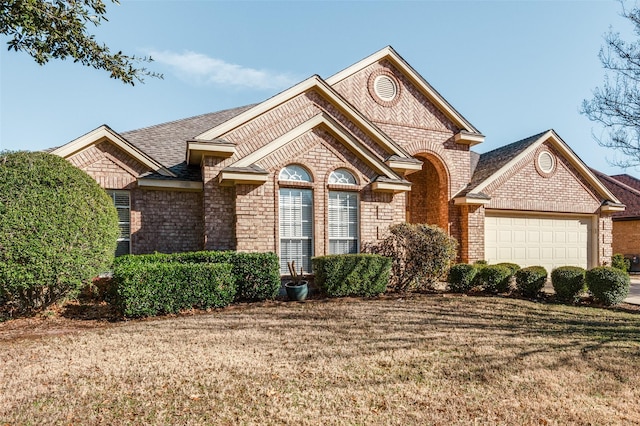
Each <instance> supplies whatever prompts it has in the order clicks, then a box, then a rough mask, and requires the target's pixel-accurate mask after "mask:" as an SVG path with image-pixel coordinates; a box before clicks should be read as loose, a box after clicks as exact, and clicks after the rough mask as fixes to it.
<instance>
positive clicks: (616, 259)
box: [611, 253, 631, 272]
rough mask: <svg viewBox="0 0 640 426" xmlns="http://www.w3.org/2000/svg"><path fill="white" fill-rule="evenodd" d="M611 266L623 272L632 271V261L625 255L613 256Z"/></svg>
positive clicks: (617, 254)
mask: <svg viewBox="0 0 640 426" xmlns="http://www.w3.org/2000/svg"><path fill="white" fill-rule="evenodd" d="M611 266H612V267H614V268H617V269H620V270H621V271H625V272H629V269H631V261H630V260H629V259H626V258H625V257H624V255H622V254H620V253H616V254H614V255H613V256H611Z"/></svg>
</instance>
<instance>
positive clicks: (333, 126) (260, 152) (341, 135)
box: [229, 113, 401, 179]
mask: <svg viewBox="0 0 640 426" xmlns="http://www.w3.org/2000/svg"><path fill="white" fill-rule="evenodd" d="M319 126H323V127H325V128H326V129H327V130H328V131H330V132H331V133H332V134H333V135H334V136H336V137H337V139H338V140H339V141H341V142H343V143H344V145H345V146H347V148H349V149H350V150H351V151H352V152H353V153H354V154H356V155H357V156H358V157H360V158H361V159H362V160H364V161H365V162H366V163H367V164H368V165H369V166H371V167H372V168H373V169H374V170H375V171H377V172H378V173H381V174H383V175H384V176H386V177H388V178H390V179H401V178H400V176H398V175H397V174H396V173H395V172H394V171H393V170H392V169H391V168H390V167H388V166H387V165H386V164H384V163H383V162H382V161H380V160H379V159H378V158H377V157H376V156H375V155H374V154H373V153H371V151H370V150H369V148H367V147H366V146H364V145H362V144H361V143H360V142H358V141H357V140H356V139H355V138H354V137H353V136H352V135H351V134H349V133H347V131H346V130H344V129H343V127H342V125H340V124H339V123H337V122H336V121H335V120H334V119H333V118H331V117H330V116H328V115H327V114H325V113H319V114H318V115H315V116H314V117H312V118H310V119H309V120H307V121H305V122H304V123H302V124H300V125H299V126H298V127H296V128H294V129H292V130H290V131H289V132H287V133H285V134H284V135H282V136H280V137H279V138H277V139H274V140H273V141H271V142H269V143H268V144H266V145H264V146H263V147H261V148H259V149H257V150H255V151H253V152H252V153H251V154H249V155H247V156H246V157H243V158H241V159H240V160H238V161H237V162H235V163H233V164H231V165H230V166H229V167H249V166H250V165H252V164H255V163H256V162H257V161H259V160H260V159H262V158H264V157H266V156H267V155H269V154H271V153H272V152H274V151H276V150H277V149H279V148H281V147H283V146H284V145H286V144H288V143H289V142H292V141H294V140H295V139H297V138H299V137H300V136H302V135H304V134H305V133H307V132H309V131H311V130H313V129H314V128H316V127H319Z"/></svg>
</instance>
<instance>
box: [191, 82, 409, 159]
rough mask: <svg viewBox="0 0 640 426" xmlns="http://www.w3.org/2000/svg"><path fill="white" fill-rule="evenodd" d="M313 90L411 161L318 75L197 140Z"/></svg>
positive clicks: (217, 134)
mask: <svg viewBox="0 0 640 426" xmlns="http://www.w3.org/2000/svg"><path fill="white" fill-rule="evenodd" d="M311 89H314V90H315V91H317V92H318V93H319V94H320V95H323V96H325V97H326V98H328V99H329V100H330V101H331V102H332V103H333V105H334V106H336V107H337V108H338V109H339V110H340V111H341V112H343V113H344V114H345V115H346V116H347V117H348V118H350V119H351V120H352V121H353V122H354V123H355V124H357V125H358V126H359V127H360V128H361V129H362V130H364V131H365V133H367V134H368V135H369V136H371V137H372V138H373V139H374V141H375V142H377V143H378V144H379V145H380V146H381V147H382V148H384V149H385V151H387V152H388V153H389V154H395V155H397V156H399V157H403V158H411V156H410V155H409V154H408V153H407V152H405V151H404V150H403V149H402V148H401V147H399V146H398V145H396V144H395V142H393V141H392V140H391V139H390V138H389V137H388V136H387V135H385V134H384V133H383V132H381V131H380V130H379V129H378V128H377V127H375V126H374V125H373V124H371V123H370V122H369V121H368V120H367V119H366V118H365V117H364V116H363V115H362V114H361V113H360V112H359V111H357V110H355V109H354V108H353V107H352V106H351V105H350V104H349V103H348V102H346V101H344V100H343V99H342V98H341V97H340V96H339V95H338V94H337V93H336V92H335V90H334V89H333V88H332V87H330V86H329V85H327V84H326V83H325V82H324V80H322V79H321V78H320V77H318V76H317V75H315V76H313V77H310V78H308V79H306V80H304V81H303V82H301V83H298V84H297V85H295V86H293V87H291V88H290V89H287V90H285V91H284V92H282V93H280V94H278V95H276V96H274V97H273V98H271V99H268V100H266V101H265V102H263V103H261V104H258V105H256V106H254V107H253V108H251V109H248V110H247V111H245V112H243V113H242V114H240V115H238V116H236V117H234V118H232V119H231V120H228V121H225V122H224V123H222V124H220V125H219V126H216V127H214V128H212V129H210V130H207V131H206V132H204V133H201V134H199V135H198V136H196V138H195V139H203V140H213V139H216V138H219V137H220V136H222V135H224V134H226V133H229V132H230V131H232V130H234V129H236V128H238V127H239V126H241V125H243V124H245V123H246V122H248V121H250V120H252V119H254V118H256V117H258V116H259V115H261V114H264V113H266V112H268V111H269V110H271V109H273V108H276V107H277V106H279V105H281V104H283V103H285V102H287V101H289V100H290V99H292V98H294V97H295V96H298V95H301V94H303V93H305V92H307V91H309V90H311Z"/></svg>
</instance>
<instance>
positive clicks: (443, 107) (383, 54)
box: [326, 46, 484, 139]
mask: <svg viewBox="0 0 640 426" xmlns="http://www.w3.org/2000/svg"><path fill="white" fill-rule="evenodd" d="M383 59H387V60H388V61H389V62H391V63H392V64H393V65H394V66H395V67H396V68H397V69H398V70H399V71H400V72H402V73H403V74H404V75H405V76H406V77H407V78H408V79H409V80H410V81H411V82H412V83H413V84H414V85H415V86H416V87H417V88H418V89H419V90H420V91H421V92H422V93H423V94H424V95H425V96H426V97H427V98H428V99H429V100H430V101H431V102H433V104H434V105H435V106H436V108H438V109H439V110H440V111H441V112H443V113H444V114H445V115H446V116H447V117H448V118H449V119H451V120H452V121H453V123H454V124H455V125H456V126H457V127H459V128H461V129H465V130H468V131H469V132H472V133H475V134H478V131H477V130H476V128H475V127H474V126H473V125H472V124H471V123H469V122H468V121H467V120H466V119H465V118H464V117H463V116H462V115H461V114H460V113H459V112H458V111H456V110H455V109H454V108H453V107H452V106H451V105H449V103H448V102H447V101H446V100H445V99H444V98H443V97H442V95H440V94H439V93H438V92H436V90H435V89H434V88H433V87H431V85H430V84H429V83H427V81H426V80H425V79H424V77H422V76H421V75H420V74H418V72H417V71H416V70H414V69H413V68H412V67H411V65H409V64H408V63H407V62H406V61H405V60H404V59H403V58H402V57H401V56H400V55H399V54H398V53H397V52H396V51H395V50H393V48H392V47H391V46H387V47H385V48H383V49H381V50H379V51H377V52H375V53H374V54H372V55H370V56H368V57H366V58H364V59H363V60H361V61H359V62H357V63H355V64H353V65H351V66H350V67H348V68H346V69H344V70H342V71H340V72H339V73H337V74H334V75H332V76H331V77H329V78H327V80H326V81H327V83H328V84H329V85H331V86H334V85H336V84H338V83H339V82H341V81H342V80H344V79H346V78H347V77H350V76H351V75H353V74H355V73H357V72H359V71H361V70H363V69H364V68H366V67H368V66H369V65H372V64H374V63H376V62H379V61H381V60H383ZM483 139H484V137H483Z"/></svg>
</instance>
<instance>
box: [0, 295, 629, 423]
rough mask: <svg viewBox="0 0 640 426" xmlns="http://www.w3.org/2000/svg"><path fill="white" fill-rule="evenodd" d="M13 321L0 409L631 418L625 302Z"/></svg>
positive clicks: (0, 367)
mask: <svg viewBox="0 0 640 426" xmlns="http://www.w3.org/2000/svg"><path fill="white" fill-rule="evenodd" d="M43 321H45V322H46V321H54V322H55V321H56V319H55V318H54V319H51V320H43ZM74 321H82V320H74ZM12 323H13V321H7V322H4V323H0V359H1V360H2V363H1V364H0V424H4V423H8V424H162V425H164V424H385V425H387V424H398V425H407V424H446V425H449V424H464V425H467V424H599V425H604V424H638V423H640V410H639V409H638V401H640V315H638V314H630V313H623V312H617V311H614V310H603V309H596V308H585V307H580V308H578V307H570V306H563V305H553V304H542V303H532V302H528V301H524V300H516V299H507V298H497V297H470V296H458V295H449V294H445V295H413V296H409V297H398V296H396V297H393V296H386V297H383V298H381V299H368V300H363V299H333V300H327V301H323V300H314V301H309V302H305V303H286V302H268V303H262V304H256V305H240V306H233V307H229V308H226V309H222V310H219V311H214V312H211V313H203V314H196V315H192V316H179V317H169V318H157V319H149V320H139V321H131V322H120V323H115V324H101V323H99V324H97V325H94V326H92V327H89V328H86V327H85V328H83V327H79V328H77V329H74V330H64V329H60V330H58V331H57V332H55V331H51V330H49V331H48V332H47V333H40V334H37V333H36V334H35V335H34V334H30V335H22V336H19V335H17V334H16V332H15V330H14V329H13V328H12V327H15V323H14V324H13V325H12ZM89 323H90V322H89ZM90 324H93V323H90ZM34 327H35V328H37V324H36V325H34Z"/></svg>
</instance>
